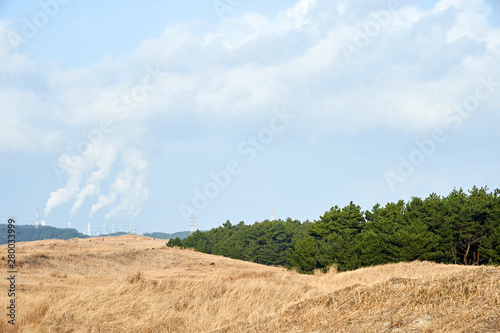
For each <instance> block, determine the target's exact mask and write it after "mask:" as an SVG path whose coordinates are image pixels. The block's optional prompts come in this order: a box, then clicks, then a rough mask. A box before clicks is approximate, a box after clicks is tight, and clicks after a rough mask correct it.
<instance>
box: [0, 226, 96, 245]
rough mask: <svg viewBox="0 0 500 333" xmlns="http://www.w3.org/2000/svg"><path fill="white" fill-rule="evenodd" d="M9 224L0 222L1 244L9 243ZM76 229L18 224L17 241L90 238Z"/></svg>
mask: <svg viewBox="0 0 500 333" xmlns="http://www.w3.org/2000/svg"><path fill="white" fill-rule="evenodd" d="M7 230H8V227H7V224H0V244H7V235H8V233H7ZM88 237H89V236H87V235H84V234H82V233H80V232H78V230H76V229H72V228H55V227H50V226H39V227H38V228H35V226H34V225H16V242H29V241H35V240H43V239H71V238H88Z"/></svg>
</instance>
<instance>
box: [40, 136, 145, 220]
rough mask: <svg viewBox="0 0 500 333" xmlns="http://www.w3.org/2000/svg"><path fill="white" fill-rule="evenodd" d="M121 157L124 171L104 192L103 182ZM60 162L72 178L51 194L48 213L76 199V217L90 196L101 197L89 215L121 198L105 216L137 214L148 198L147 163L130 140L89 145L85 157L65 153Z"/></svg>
mask: <svg viewBox="0 0 500 333" xmlns="http://www.w3.org/2000/svg"><path fill="white" fill-rule="evenodd" d="M118 160H121V162H122V164H123V165H124V170H123V171H121V172H119V173H118V175H117V176H116V179H115V181H114V182H113V183H112V184H111V185H110V186H109V189H108V191H107V193H106V192H105V193H102V192H103V190H102V183H103V181H105V180H106V179H107V178H108V177H109V175H110V173H111V172H112V171H113V169H114V168H113V167H114V166H115V165H117V164H119V163H117V161H118ZM58 165H59V167H60V168H61V170H63V171H64V172H65V173H66V174H67V176H68V180H67V183H66V186H65V187H63V188H60V189H58V190H56V191H54V192H52V193H51V194H50V196H49V199H48V200H47V204H46V207H45V210H44V213H45V215H48V214H49V213H50V212H51V211H52V210H53V209H54V208H56V207H57V206H59V205H62V204H64V203H67V202H70V201H73V205H72V207H71V210H70V216H71V217H73V216H74V215H75V214H76V212H77V211H78V210H79V209H80V208H81V206H82V205H83V204H84V202H85V201H86V200H87V199H88V198H91V197H95V196H98V197H97V202H95V203H94V204H93V205H92V207H91V209H90V213H89V217H92V216H93V215H94V214H95V213H97V212H98V211H100V210H101V209H103V208H105V207H108V206H112V205H115V204H116V203H117V201H118V199H121V201H120V202H119V203H118V204H117V206H115V207H112V209H111V210H110V211H109V212H108V213H107V214H106V215H105V218H106V219H109V218H111V217H113V216H117V215H119V216H132V217H134V216H135V215H137V214H138V213H139V212H140V210H141V208H142V205H143V204H144V203H145V201H146V200H147V197H148V190H147V188H146V183H145V172H146V168H147V162H146V161H145V159H144V158H143V156H142V153H141V152H140V151H139V150H138V149H136V148H133V147H130V142H128V140H127V139H124V140H121V141H120V143H116V142H115V143H112V142H111V143H107V144H105V143H101V144H99V145H89V146H88V147H87V149H86V150H85V151H84V153H83V154H82V155H81V156H70V155H68V154H63V155H61V157H60V158H59V159H58ZM115 169H116V167H115Z"/></svg>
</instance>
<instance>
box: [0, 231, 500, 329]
mask: <svg viewBox="0 0 500 333" xmlns="http://www.w3.org/2000/svg"><path fill="white" fill-rule="evenodd" d="M151 248H155V250H151ZM3 250H4V251H6V248H4V249H3ZM18 255H19V257H20V258H23V259H24V264H23V265H22V267H19V274H18V276H19V278H18V284H17V289H18V290H17V292H18V294H17V299H16V302H18V305H19V306H18V310H17V311H18V323H17V325H16V328H17V332H75V333H76V332H151V333H152V332H257V331H259V332H260V331H264V332H311V331H315V332H332V331H336V332H374V331H380V332H449V331H453V332H496V331H500V312H499V311H498V309H499V308H500V289H499V288H500V268H498V267H464V266H456V265H439V264H435V263H429V262H413V263H399V264H390V265H384V266H377V267H370V268H363V269H359V270H356V271H352V272H346V273H337V271H336V269H335V267H332V268H331V269H330V270H329V271H328V273H323V272H320V271H318V272H315V274H314V275H301V274H298V273H296V272H293V271H286V270H285V269H283V268H279V267H267V266H262V265H257V264H253V263H247V262H243V261H239V260H232V259H228V258H223V257H219V256H210V255H206V254H202V253H198V252H193V251H186V250H179V249H170V248H166V247H165V244H164V241H162V240H152V239H149V238H146V237H141V236H134V235H127V236H121V237H113V238H111V237H108V238H101V239H98V240H96V239H93V240H92V241H91V242H90V241H89V240H80V239H74V240H68V241H59V240H47V241H38V242H30V243H20V244H19V246H18ZM212 263H213V264H212ZM133 267H135V271H134V269H133ZM0 288H3V290H6V289H5V288H7V281H5V282H3V281H0ZM7 302H8V298H7V295H6V293H0V304H7ZM10 328H11V327H10V326H8V325H7V324H6V322H5V320H2V321H0V332H8V330H9V329H10Z"/></svg>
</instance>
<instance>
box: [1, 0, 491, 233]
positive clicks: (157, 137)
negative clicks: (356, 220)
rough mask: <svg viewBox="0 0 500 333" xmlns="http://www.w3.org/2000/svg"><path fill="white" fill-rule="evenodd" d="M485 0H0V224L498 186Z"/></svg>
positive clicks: (313, 207) (224, 215) (214, 213)
mask: <svg viewBox="0 0 500 333" xmlns="http://www.w3.org/2000/svg"><path fill="white" fill-rule="evenodd" d="M499 7H500V6H499V4H498V2H496V1H486V0H485V1H483V0H473V1H471V0H467V1H465V0H441V1H412V0H408V1H356V2H353V1H326V0H302V1H284V0H283V1H273V2H270V1H260V0H259V1H247V0H240V1H236V0H233V1H229V0H220V1H213V2H210V1H208V2H207V1H204V2H202V1H192V0H191V1H183V2H166V1H155V0H148V1H143V2H141V3H140V5H139V4H138V3H137V2H132V1H106V2H105V3H99V4H98V3H89V2H82V1H76V0H73V1H67V0H66V1H63V0H45V1H23V2H22V5H21V4H20V2H18V1H3V2H1V3H0V101H1V105H2V107H1V108H0V113H1V115H2V119H3V121H2V122H1V123H0V184H1V187H0V188H1V189H0V198H1V200H0V216H2V218H3V219H7V218H8V217H11V216H14V217H16V218H17V219H18V220H19V221H20V223H22V224H33V223H34V218H35V209H36V208H39V209H40V220H45V221H46V222H47V225H52V226H60V225H63V226H66V225H67V223H68V221H71V225H72V227H75V228H77V229H79V230H80V231H84V230H86V228H87V222H88V221H89V220H90V221H91V224H92V230H93V231H95V232H100V231H102V229H103V223H106V229H107V230H108V231H109V230H110V229H111V225H113V224H114V227H115V231H117V230H119V229H120V227H121V225H123V228H124V229H128V226H129V224H130V223H131V224H132V228H133V229H135V230H136V231H137V232H151V231H163V232H175V231H180V230H188V229H189V216H190V215H191V214H193V215H194V220H195V227H196V228H199V229H202V230H206V229H210V228H212V227H216V226H218V225H221V224H222V223H223V222H225V221H226V220H228V219H229V220H231V221H232V222H235V223H237V222H239V221H241V220H243V221H245V222H247V223H253V222H255V221H260V220H264V219H266V218H270V217H271V211H274V216H275V217H276V218H287V217H292V218H297V219H300V220H306V219H309V220H314V219H317V218H318V217H319V216H320V215H322V214H323V213H324V212H325V211H327V210H328V209H329V208H330V207H332V206H334V205H339V206H344V205H346V204H348V203H349V202H350V201H354V202H355V203H356V204H359V205H361V207H362V208H363V209H364V210H369V209H371V208H372V206H373V205H375V204H376V203H380V204H385V203H387V202H390V201H396V200H399V199H403V200H409V199H410V198H411V197H412V196H419V197H425V196H427V195H428V194H430V193H432V192H435V193H437V194H439V195H447V194H448V193H449V192H450V191H451V190H452V189H453V188H454V187H457V188H459V187H462V188H464V189H470V188H471V187H472V186H474V185H477V186H488V187H489V188H490V189H495V188H499V187H500V177H499V174H500V172H499V171H500V157H499V154H498V153H499V151H498V150H499V149H498V146H499V145H498V142H500V140H499V138H500V122H499V120H500V117H499V113H498V110H499V107H500V62H499V61H498V59H500V27H499V22H500V15H499V13H500V8H499Z"/></svg>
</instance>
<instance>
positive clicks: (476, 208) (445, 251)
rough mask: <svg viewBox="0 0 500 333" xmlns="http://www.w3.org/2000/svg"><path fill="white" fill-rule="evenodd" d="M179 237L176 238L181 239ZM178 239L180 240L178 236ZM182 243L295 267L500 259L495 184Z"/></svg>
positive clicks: (499, 196)
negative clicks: (441, 195) (490, 187)
mask: <svg viewBox="0 0 500 333" xmlns="http://www.w3.org/2000/svg"><path fill="white" fill-rule="evenodd" d="M179 241H180V240H179ZM176 242H178V241H176ZM182 246H184V247H193V248H194V249H195V250H197V251H201V252H205V253H211V254H216V255H223V256H227V257H231V258H235V259H241V260H247V261H253V262H257V263H261V264H266V265H282V266H286V267H288V268H295V269H297V270H298V271H299V272H301V273H312V272H314V270H316V269H322V270H324V271H326V270H327V269H328V267H330V266H332V265H335V266H337V269H338V270H339V271H346V270H352V269H356V268H359V267H366V266H371V265H380V264H386V263H394V262H401V261H412V260H431V261H435V262H440V263H457V264H465V265H481V264H493V265H498V264H500V190H499V189H497V190H495V191H494V192H489V191H488V188H477V187H473V188H472V190H470V191H469V193H466V192H464V191H463V190H462V189H460V190H453V191H452V192H451V193H450V194H449V195H448V196H447V197H440V196H438V195H436V194H434V193H432V194H431V195H429V196H428V197H427V198H425V199H421V198H412V199H411V200H410V201H409V202H407V203H405V202H404V201H403V200H399V201H398V202H396V203H388V204H386V205H385V207H381V206H380V205H379V204H377V205H375V206H374V207H373V208H372V210H371V211H366V212H362V211H361V208H360V207H359V206H357V205H355V204H354V203H353V202H351V203H349V205H347V206H345V207H343V208H340V207H338V206H334V207H332V208H331V209H330V210H329V211H327V212H325V214H324V215H323V216H320V218H319V219H318V220H317V221H314V222H309V221H306V222H304V223H301V222H300V221H296V220H291V219H288V220H286V221H282V220H277V221H268V220H266V221H263V222H260V223H257V222H256V223H254V224H253V225H245V224H244V223H243V222H240V223H238V224H237V225H232V224H231V222H229V221H227V222H226V223H224V225H223V226H221V227H218V228H214V229H212V230H210V231H207V232H200V231H197V232H195V233H194V234H193V235H191V236H189V237H187V238H186V239H184V240H182Z"/></svg>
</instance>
